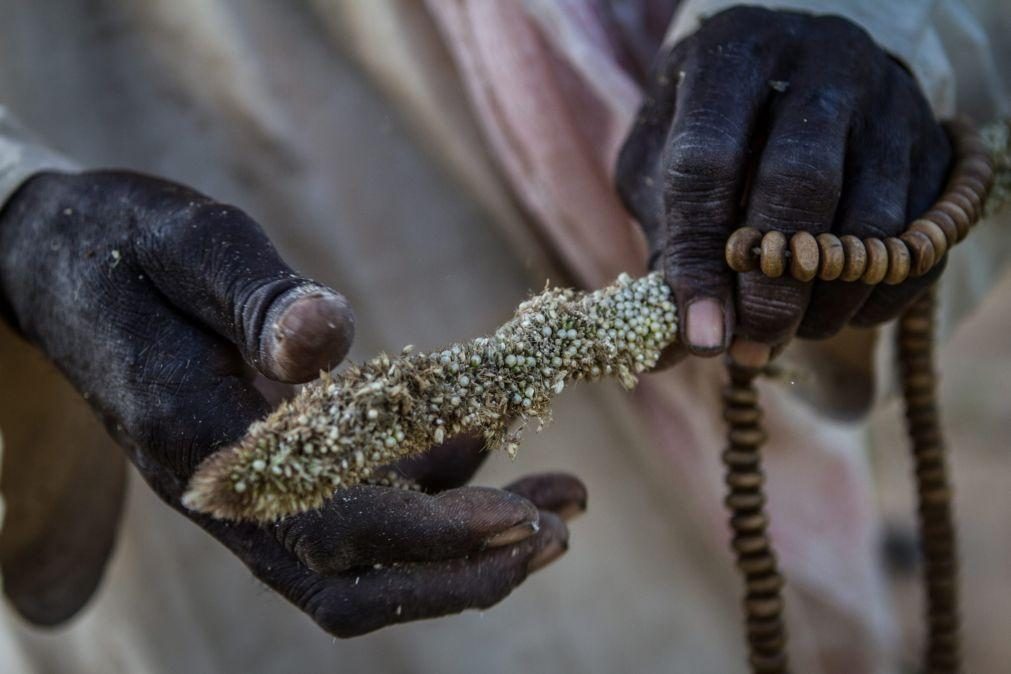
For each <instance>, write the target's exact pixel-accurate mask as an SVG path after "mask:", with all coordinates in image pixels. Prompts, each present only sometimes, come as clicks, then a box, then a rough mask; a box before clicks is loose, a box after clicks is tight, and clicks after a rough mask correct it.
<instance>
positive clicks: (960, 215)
mask: <svg viewBox="0 0 1011 674" xmlns="http://www.w3.org/2000/svg"><path fill="white" fill-rule="evenodd" d="M934 209H935V210H938V211H943V212H944V213H947V214H948V217H950V218H951V219H952V220H953V221H954V223H955V226H956V227H958V240H959V241H961V240H962V239H964V238H965V237H966V235H967V234H968V233H969V228H970V227H971V226H972V220H971V219H970V218H969V214H968V213H966V212H965V211H963V210H962V209H961V208H959V207H958V206H956V205H955V204H953V203H951V202H950V201H945V200H943V199H942V200H941V201H938V202H937V203H936V204H935V205H934Z"/></svg>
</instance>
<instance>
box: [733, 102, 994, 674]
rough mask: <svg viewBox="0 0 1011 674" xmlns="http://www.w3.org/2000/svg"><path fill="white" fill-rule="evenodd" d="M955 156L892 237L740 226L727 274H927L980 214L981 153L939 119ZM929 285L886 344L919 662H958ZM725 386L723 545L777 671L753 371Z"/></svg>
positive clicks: (782, 665)
mask: <svg viewBox="0 0 1011 674" xmlns="http://www.w3.org/2000/svg"><path fill="white" fill-rule="evenodd" d="M946 128H947V130H948V133H949V135H950V137H951V139H952V144H953V146H954V149H955V164H954V167H953V169H952V172H951V177H950V179H949V181H948V184H947V186H946V187H945V190H944V192H943V193H942V195H941V197H940V198H939V199H938V200H937V202H936V203H935V204H934V205H933V207H932V208H931V209H930V210H928V211H927V212H926V213H924V214H923V215H922V216H920V217H919V218H917V219H916V220H914V221H913V222H912V223H910V224H909V226H908V227H907V228H906V230H905V231H904V232H903V233H902V234H900V235H899V236H896V237H887V238H885V239H878V238H875V237H868V238H865V239H862V240H861V239H859V238H857V237H855V236H852V235H843V236H836V235H835V234H831V233H821V234H818V235H817V236H814V235H812V234H811V233H810V232H797V233H795V234H793V235H792V236H791V237H790V238H789V239H788V238H787V237H786V235H785V234H783V233H782V232H778V231H769V232H764V233H763V232H760V231H759V230H757V229H754V228H752V227H741V228H740V229H738V230H737V231H735V232H734V233H733V234H732V235H731V236H730V238H729V239H728V240H727V245H726V251H725V254H726V260H727V264H729V265H730V268H731V269H733V270H734V271H737V272H750V271H755V270H760V271H761V272H762V273H763V274H765V275H766V276H768V277H771V278H779V277H780V276H783V275H784V274H787V273H788V274H789V276H790V277H792V278H793V279H795V280H797V281H800V282H804V283H807V282H810V281H813V280H814V279H816V278H817V279H820V280H822V281H836V280H838V281H844V282H851V283H852V282H856V281H860V282H863V283H866V284H869V285H876V284H879V283H886V284H890V285H894V284H897V283H902V282H903V281H905V280H906V279H908V278H910V277H916V276H922V275H924V274H926V273H928V272H929V271H930V270H931V269H933V268H934V266H935V265H936V264H937V263H938V262H940V261H941V260H942V259H943V258H944V256H945V254H946V253H947V252H948V250H950V249H951V247H952V246H954V245H955V244H957V243H958V242H959V241H961V240H962V239H964V238H965V237H966V235H968V233H969V231H970V230H971V229H972V227H973V226H974V225H975V224H976V223H977V222H978V221H979V219H980V218H981V217H982V216H983V211H984V204H986V200H987V197H988V195H989V192H990V188H991V187H992V186H993V181H994V167H993V162H992V160H991V158H990V154H989V151H988V150H987V148H986V146H985V145H984V143H983V141H982V140H981V138H980V136H979V134H978V133H977V132H976V131H975V129H974V128H973V127H972V125H971V124H969V123H967V122H964V121H954V122H950V123H948V124H946ZM934 297H935V292H934V289H933V288H931V289H930V290H929V291H928V292H926V293H924V294H923V295H922V296H921V297H920V298H919V299H917V300H916V302H914V303H913V305H912V306H911V307H910V308H909V309H907V310H906V312H905V313H904V314H903V315H902V317H901V318H900V320H899V331H898V347H899V361H900V365H901V369H902V377H903V393H904V398H905V403H906V422H907V427H908V431H909V436H910V439H911V440H912V449H913V458H914V462H915V465H916V483H917V495H918V504H919V508H918V511H919V522H920V543H921V547H922V550H923V559H924V564H925V574H924V581H925V587H926V595H927V610H926V618H927V644H926V648H925V657H924V659H925V665H926V670H925V671H928V672H931V674H934V673H937V674H941V673H946V674H953V673H956V672H958V671H959V666H960V657H959V634H958V625H959V616H958V583H957V575H958V573H957V546H956V541H955V524H954V521H953V518H952V512H951V511H952V507H951V490H950V487H949V484H948V482H949V481H948V474H947V468H946V465H945V450H944V441H943V437H942V432H941V425H940V419H939V416H940V415H939V412H938V406H937V400H936V393H935V388H936V376H935V374H934V369H933V349H934V324H933V313H934V305H935V299H934ZM728 373H729V375H730V385H729V386H728V387H727V388H726V390H725V391H724V394H723V405H724V417H725V419H726V421H727V424H728V427H729V433H728V436H729V447H728V448H727V449H726V450H725V451H724V453H723V463H724V466H725V469H726V483H727V486H728V488H729V494H728V496H727V499H726V504H727V507H728V508H729V509H730V512H731V518H730V527H731V529H732V531H733V540H732V546H733V549H734V552H735V554H736V556H737V566H738V568H739V570H740V571H741V574H742V575H743V576H744V581H745V598H744V612H745V618H746V622H747V634H748V645H749V648H750V662H751V668H752V671H754V672H763V673H782V672H786V671H787V658H786V630H785V628H784V624H783V615H782V612H783V599H782V587H783V578H782V576H781V575H780V574H779V571H778V569H777V564H776V556H775V553H774V551H773V549H772V542H771V541H770V540H769V536H768V534H767V532H766V528H767V526H768V518H767V517H766V515H765V512H764V507H765V495H764V493H763V483H764V476H763V474H762V469H761V447H762V444H763V443H764V442H765V433H764V431H763V430H762V427H761V410H760V409H759V407H758V392H757V391H756V389H755V387H754V383H753V382H754V378H755V376H756V375H757V374H758V373H757V372H755V371H752V370H746V369H744V368H741V367H740V366H738V365H736V364H734V363H733V362H729V363H728Z"/></svg>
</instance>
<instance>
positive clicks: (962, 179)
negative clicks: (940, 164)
mask: <svg viewBox="0 0 1011 674" xmlns="http://www.w3.org/2000/svg"><path fill="white" fill-rule="evenodd" d="M955 187H968V188H969V189H970V190H972V191H973V192H975V193H976V196H977V197H979V199H980V200H981V201H985V199H986V195H987V191H988V190H987V188H986V185H985V184H984V183H983V181H982V180H980V179H979V178H977V177H976V176H972V175H956V176H953V177H952V179H951V181H950V182H949V184H948V189H952V188H955Z"/></svg>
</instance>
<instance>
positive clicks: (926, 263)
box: [899, 232, 934, 276]
mask: <svg viewBox="0 0 1011 674" xmlns="http://www.w3.org/2000/svg"><path fill="white" fill-rule="evenodd" d="M899 238H900V239H902V241H903V243H905V244H906V246H907V247H908V248H909V255H910V257H912V264H911V266H910V269H909V275H910V276H923V275H924V274H926V273H927V272H928V271H930V269H931V267H933V266H934V245H933V244H932V243H930V239H929V238H927V235H926V234H924V233H923V232H903V234H902V235H901V236H900V237H899Z"/></svg>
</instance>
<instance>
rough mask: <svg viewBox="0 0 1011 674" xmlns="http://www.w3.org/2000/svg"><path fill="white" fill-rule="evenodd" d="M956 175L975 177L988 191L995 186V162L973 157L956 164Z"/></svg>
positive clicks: (982, 157) (985, 158) (984, 157)
mask: <svg viewBox="0 0 1011 674" xmlns="http://www.w3.org/2000/svg"><path fill="white" fill-rule="evenodd" d="M954 174H955V175H956V176H963V175H968V176H975V177H977V178H979V180H980V182H982V183H983V185H984V186H985V187H986V188H987V189H990V186H991V185H992V184H993V162H991V161H990V159H989V158H987V157H986V156H982V155H972V156H970V157H966V158H965V159H961V160H959V161H958V163H957V164H955V171H954Z"/></svg>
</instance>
